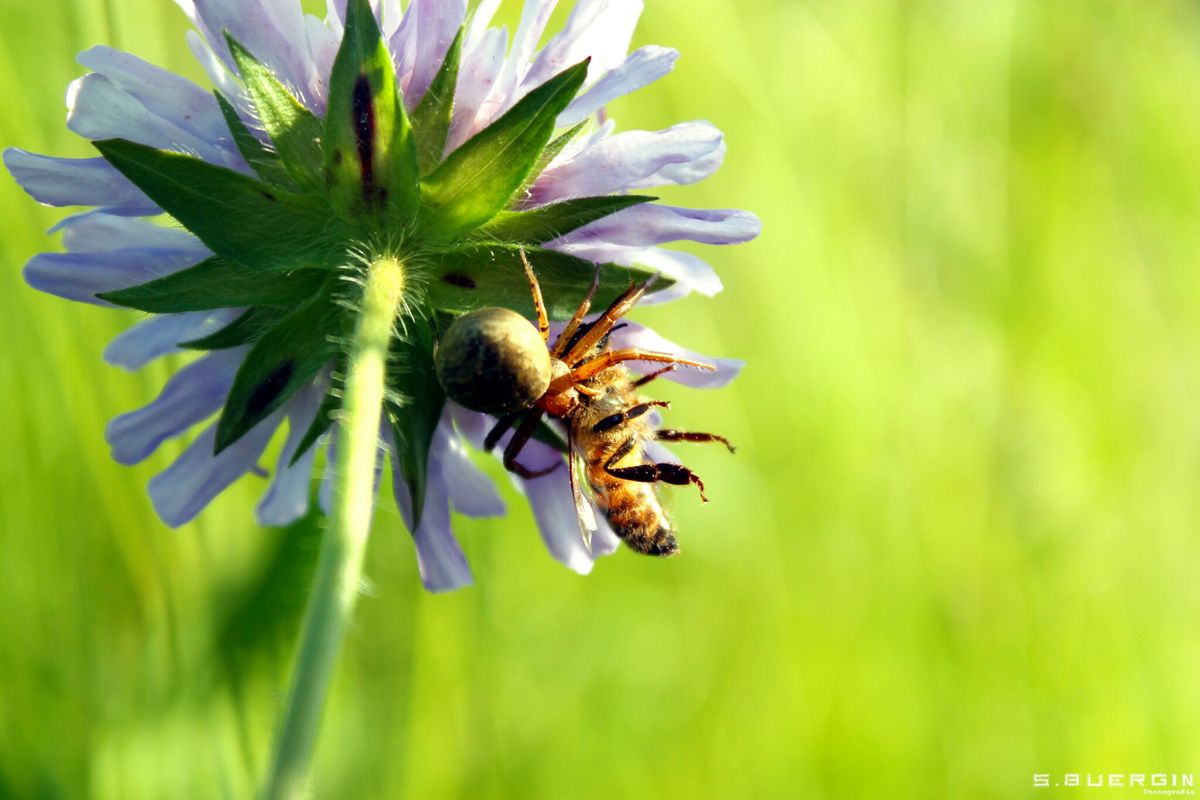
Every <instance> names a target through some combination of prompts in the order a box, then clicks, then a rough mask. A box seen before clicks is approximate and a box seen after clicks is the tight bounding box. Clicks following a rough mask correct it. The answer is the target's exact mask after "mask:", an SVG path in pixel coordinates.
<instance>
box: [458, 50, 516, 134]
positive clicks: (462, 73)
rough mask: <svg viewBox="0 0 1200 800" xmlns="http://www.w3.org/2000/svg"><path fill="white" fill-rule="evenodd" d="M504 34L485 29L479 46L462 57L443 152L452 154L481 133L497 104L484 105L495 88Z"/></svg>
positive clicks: (502, 51) (501, 59)
mask: <svg viewBox="0 0 1200 800" xmlns="http://www.w3.org/2000/svg"><path fill="white" fill-rule="evenodd" d="M507 42H508V33H507V32H506V31H505V30H504V29H503V28H489V29H488V30H487V32H486V33H485V34H484V35H483V38H482V39H480V41H479V43H478V44H477V45H476V46H475V47H473V48H472V49H471V50H470V51H468V52H466V53H464V54H463V61H462V65H461V67H460V69H459V72H458V83H457V84H456V87H455V94H454V114H453V116H452V117H451V121H450V133H449V135H448V136H447V139H446V152H452V151H453V150H455V149H456V148H457V147H458V146H459V145H461V144H462V143H463V142H465V141H467V140H468V139H470V138H471V137H472V136H474V135H475V134H476V133H478V132H479V131H480V130H482V129H483V127H484V124H486V120H488V119H490V113H491V112H492V111H494V110H495V109H496V108H498V107H499V104H498V102H496V101H491V102H490V104H489V103H488V102H487V101H488V97H489V95H490V94H491V92H492V89H493V88H494V87H495V85H496V80H497V78H498V73H499V70H500V66H501V64H503V63H504V51H505V48H506V47H507Z"/></svg>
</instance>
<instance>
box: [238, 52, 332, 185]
mask: <svg viewBox="0 0 1200 800" xmlns="http://www.w3.org/2000/svg"><path fill="white" fill-rule="evenodd" d="M225 40H226V41H227V42H228V43H229V52H230V53H232V54H233V60H234V62H235V63H236V64H237V68H238V72H240V73H241V75H242V80H243V81H244V82H245V84H246V91H247V92H249V94H250V99H251V100H252V101H253V102H254V110H255V112H256V113H257V116H258V120H259V122H261V123H262V126H263V130H265V131H266V133H267V136H270V137H271V143H272V144H273V145H275V152H276V153H278V154H279V160H280V161H281V162H282V163H283V166H284V169H286V170H287V172H288V174H289V175H290V176H291V178H292V180H293V181H295V183H296V185H297V186H299V187H300V188H301V189H302V190H303V191H306V192H315V191H319V190H320V189H321V188H322V186H323V183H324V181H323V179H322V175H321V166H322V158H321V144H320V139H321V120H319V119H317V117H316V116H315V115H314V114H313V113H312V112H311V111H309V110H308V109H307V108H305V107H304V106H303V105H301V104H300V101H299V100H297V99H296V98H295V97H293V96H292V93H291V92H289V91H288V90H287V88H286V87H284V85H283V84H282V83H280V82H279V79H278V78H276V77H275V73H273V72H271V70H270V69H268V68H267V67H266V66H264V65H263V64H262V62H260V61H258V60H257V59H255V58H254V56H252V55H250V52H249V51H248V50H246V48H244V47H242V45H241V44H239V43H238V41H237V40H236V39H234V38H233V37H232V36H230V35H229V34H228V33H226V34H225Z"/></svg>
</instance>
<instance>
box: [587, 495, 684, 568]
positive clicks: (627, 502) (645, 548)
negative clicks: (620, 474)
mask: <svg viewBox="0 0 1200 800" xmlns="http://www.w3.org/2000/svg"><path fill="white" fill-rule="evenodd" d="M605 488H606V489H608V491H605V492H601V493H599V496H600V498H601V505H602V506H603V509H604V516H605V518H606V519H607V520H608V524H609V526H611V527H612V529H613V533H615V534H617V536H619V537H620V538H621V540H622V541H623V542H625V544H627V545H629V546H630V547H631V548H633V549H634V550H636V551H638V552H639V553H645V554H646V555H651V556H673V555H675V554H676V553H678V552H679V540H678V539H676V538H675V534H674V533H673V532H672V531H671V527H670V523H668V522H667V518H666V515H664V514H663V512H662V509H661V508H660V507H659V505H658V502H657V500H656V499H655V498H654V496H653V495H649V496H646V495H642V494H640V493H638V492H633V491H630V490H629V488H628V484H625V483H617V484H614V485H612V486H608V487H605Z"/></svg>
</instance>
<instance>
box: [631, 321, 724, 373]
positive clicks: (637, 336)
mask: <svg viewBox="0 0 1200 800" xmlns="http://www.w3.org/2000/svg"><path fill="white" fill-rule="evenodd" d="M609 347H610V348H611V349H613V350H619V349H623V348H626V347H640V348H643V349H645V350H655V351H657V352H662V353H674V354H675V355H680V356H683V357H684V358H690V359H692V360H695V361H707V362H708V363H710V364H715V365H716V366H717V369H716V371H715V372H706V371H704V370H700V369H696V368H694V367H683V366H681V367H680V368H679V369H677V370H675V371H674V372H667V373H664V374H663V376H662V377H661V378H660V379H659V380H668V381H674V382H675V383H681V384H683V385H684V386H691V387H692V388H695V389H720V388H721V387H723V386H726V385H728V384H729V382H730V381H732V380H733V379H734V378H736V377H737V376H738V373H740V372H741V371H742V367H744V366H745V365H746V362H745V361H741V360H739V359H736V358H713V357H712V356H706V355H704V354H702V353H697V352H695V351H694V350H688V349H687V348H686V347H681V346H679V345H678V344H676V343H675V342H672V341H671V340H669V339H665V338H663V337H662V336H659V335H658V334H657V333H655V332H654V331H652V330H650V329H649V328H647V327H645V326H644V325H639V324H637V323H636V322H628V321H626V322H625V324H624V325H623V326H622V327H620V328H618V329H617V330H614V331H613V333H612V336H611V338H610V339H609ZM626 366H628V367H629V369H630V370H632V371H634V372H639V373H642V374H645V373H649V372H656V371H657V370H659V369H661V368H662V365H661V364H653V363H650V362H648V361H628V362H626Z"/></svg>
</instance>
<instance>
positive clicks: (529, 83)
mask: <svg viewBox="0 0 1200 800" xmlns="http://www.w3.org/2000/svg"><path fill="white" fill-rule="evenodd" d="M641 15H642V0H580V1H579V2H578V3H576V4H575V6H574V8H572V9H571V16H570V17H569V18H568V19H567V24H566V25H565V26H564V27H563V29H562V31H560V32H559V33H558V34H556V35H555V36H554V37H553V38H552V39H551V40H550V41H549V42H547V43H546V47H545V48H544V49H543V50H542V51H541V52H540V53H539V54H538V57H537V58H536V59H535V60H534V62H533V66H531V67H530V68H529V71H528V72H527V73H526V74H525V76H524V79H523V80H522V81H521V88H522V91H521V92H520V93H521V94H524V92H525V91H528V90H529V89H531V88H533V87H534V86H537V85H539V84H541V83H545V82H546V81H548V80H549V79H550V78H552V77H554V76H555V75H557V74H558V73H560V72H562V71H563V70H564V69H566V68H567V67H569V66H571V65H572V64H577V63H579V62H580V61H582V60H583V59H585V58H588V57H589V56H590V57H591V59H592V63H591V66H590V67H589V68H588V80H589V81H591V80H595V79H596V78H597V77H598V76H600V75H603V74H604V73H606V72H608V71H609V70H610V69H612V68H613V67H615V66H617V65H618V64H620V63H621V62H622V61H624V60H625V54H626V53H628V52H629V42H630V40H631V39H632V38H633V29H634V28H635V27H637V22H638V18H639V17H640V16H641Z"/></svg>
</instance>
